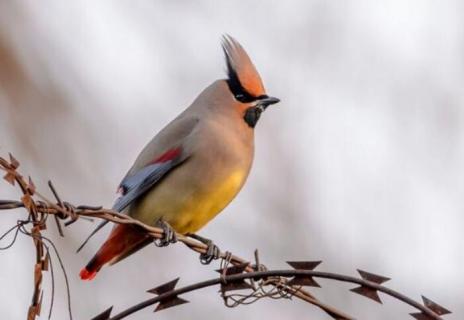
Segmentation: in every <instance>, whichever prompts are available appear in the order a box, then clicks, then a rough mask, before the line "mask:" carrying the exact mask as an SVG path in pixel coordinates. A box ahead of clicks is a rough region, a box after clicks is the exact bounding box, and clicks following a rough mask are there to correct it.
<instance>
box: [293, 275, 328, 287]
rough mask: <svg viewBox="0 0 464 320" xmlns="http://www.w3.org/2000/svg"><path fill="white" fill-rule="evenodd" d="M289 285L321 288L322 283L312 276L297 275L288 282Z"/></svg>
mask: <svg viewBox="0 0 464 320" xmlns="http://www.w3.org/2000/svg"><path fill="white" fill-rule="evenodd" d="M287 284H288V285H289V286H308V287H316V288H320V287H321V286H320V284H319V283H317V282H316V280H314V279H313V277H311V276H295V277H294V278H292V279H291V280H290V281H289V282H288V283H287Z"/></svg>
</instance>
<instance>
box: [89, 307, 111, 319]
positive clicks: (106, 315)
mask: <svg viewBox="0 0 464 320" xmlns="http://www.w3.org/2000/svg"><path fill="white" fill-rule="evenodd" d="M112 310H113V306H111V307H109V308H108V309H106V310H105V311H103V312H102V313H100V314H99V315H97V316H96V317H94V318H92V320H108V319H109V318H110V315H111V311H112Z"/></svg>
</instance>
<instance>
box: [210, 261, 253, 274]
mask: <svg viewBox="0 0 464 320" xmlns="http://www.w3.org/2000/svg"><path fill="white" fill-rule="evenodd" d="M249 265H250V263H249V262H244V263H241V264H238V265H236V266H231V267H228V268H226V269H217V270H216V272H219V273H220V274H223V275H226V276H230V275H233V274H239V273H243V272H244V271H245V269H246V268H247V267H248V266H249Z"/></svg>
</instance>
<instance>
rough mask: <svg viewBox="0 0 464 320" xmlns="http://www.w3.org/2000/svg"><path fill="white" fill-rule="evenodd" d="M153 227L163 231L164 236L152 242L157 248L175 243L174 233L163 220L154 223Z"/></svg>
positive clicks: (175, 236)
mask: <svg viewBox="0 0 464 320" xmlns="http://www.w3.org/2000/svg"><path fill="white" fill-rule="evenodd" d="M155 227H158V228H161V229H163V232H164V235H163V237H162V238H160V239H155V240H154V241H153V242H154V243H155V245H156V246H157V247H166V246H168V245H170V244H171V243H176V242H177V235H176V231H175V230H174V229H173V228H172V227H171V226H170V225H169V223H167V222H166V221H164V220H163V218H160V219H158V221H156V223H155Z"/></svg>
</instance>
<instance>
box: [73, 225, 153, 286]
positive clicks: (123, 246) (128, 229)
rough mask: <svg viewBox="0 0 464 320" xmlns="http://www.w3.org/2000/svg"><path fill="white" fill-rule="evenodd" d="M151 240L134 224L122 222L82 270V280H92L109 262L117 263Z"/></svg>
mask: <svg viewBox="0 0 464 320" xmlns="http://www.w3.org/2000/svg"><path fill="white" fill-rule="evenodd" d="M149 242H150V238H149V237H148V236H147V235H146V234H144V233H143V232H141V231H139V230H137V229H136V228H135V227H133V226H129V225H124V224H120V225H117V226H115V227H114V228H113V230H112V231H111V233H110V235H109V237H108V239H107V240H106V241H105V243H104V244H103V245H102V246H101V248H100V250H98V252H97V253H96V254H95V256H94V257H93V258H92V260H90V262H89V263H88V264H87V266H85V268H83V269H82V270H81V272H80V274H79V275H80V277H81V279H82V280H92V279H93V278H95V276H96V275H97V272H98V271H99V270H100V269H101V268H102V267H103V266H104V265H105V264H107V263H111V264H113V263H116V262H118V261H120V260H122V259H124V258H125V257H127V256H128V255H130V254H132V253H134V252H135V251H137V250H139V249H140V248H142V247H143V246H145V245H146V244H148V243H149Z"/></svg>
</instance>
